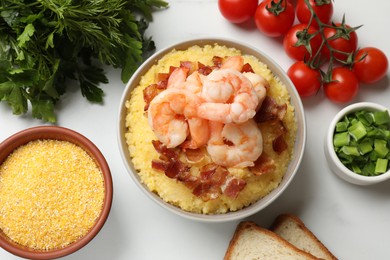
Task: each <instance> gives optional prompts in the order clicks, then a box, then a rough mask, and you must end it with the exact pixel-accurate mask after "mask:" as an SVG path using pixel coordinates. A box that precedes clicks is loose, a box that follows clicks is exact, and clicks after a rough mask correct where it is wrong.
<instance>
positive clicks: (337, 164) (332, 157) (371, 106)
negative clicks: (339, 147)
mask: <svg viewBox="0 0 390 260" xmlns="http://www.w3.org/2000/svg"><path fill="white" fill-rule="evenodd" d="M363 109H364V110H369V111H385V110H387V111H389V109H388V108H387V107H384V106H382V105H379V104H376V103H372V102H360V103H355V104H352V105H349V106H347V107H345V108H343V109H342V110H341V111H340V112H338V113H337V114H336V116H335V117H334V118H333V120H332V122H331V124H330V126H329V129H328V132H327V135H326V140H325V157H326V159H327V161H328V165H329V167H330V169H331V170H332V171H333V172H334V173H335V174H336V175H337V176H339V177H340V178H341V179H343V180H345V181H347V182H350V183H352V184H357V185H372V184H376V183H379V182H383V181H386V180H388V179H390V170H388V171H387V172H385V173H382V174H380V175H377V176H364V175H360V174H357V173H355V172H353V171H351V170H350V169H348V168H347V167H346V166H345V165H344V164H343V163H342V162H341V161H340V159H339V158H338V157H337V154H336V152H335V150H334V147H333V135H334V129H335V127H336V124H337V122H339V121H340V120H341V119H342V118H343V117H344V116H345V115H347V114H350V113H353V112H355V111H359V110H363Z"/></svg>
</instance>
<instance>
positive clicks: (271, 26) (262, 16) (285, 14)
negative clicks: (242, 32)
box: [255, 0, 295, 37]
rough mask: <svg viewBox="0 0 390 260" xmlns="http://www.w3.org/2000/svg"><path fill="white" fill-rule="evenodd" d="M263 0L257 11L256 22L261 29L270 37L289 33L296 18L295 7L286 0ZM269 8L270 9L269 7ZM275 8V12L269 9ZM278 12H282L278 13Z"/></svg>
mask: <svg viewBox="0 0 390 260" xmlns="http://www.w3.org/2000/svg"><path fill="white" fill-rule="evenodd" d="M273 1H274V2H275V3H276V4H271V2H272V0H264V1H262V2H261V3H260V4H259V6H258V7H257V9H256V12H255V23H256V26H257V28H258V29H259V31H261V32H262V33H264V34H265V35H267V36H269V37H279V36H282V35H284V34H286V33H287V31H288V30H289V29H290V28H291V26H292V24H293V23H294V19H295V12H294V7H293V6H292V5H291V4H290V2H287V1H286V0H284V1H283V2H282V3H280V1H281V0H273ZM267 8H268V9H267ZM271 9H272V10H274V9H275V11H274V12H275V13H274V12H271V11H269V10H271ZM277 12H280V13H278V14H276V13H277Z"/></svg>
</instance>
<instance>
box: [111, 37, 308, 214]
mask: <svg viewBox="0 0 390 260" xmlns="http://www.w3.org/2000/svg"><path fill="white" fill-rule="evenodd" d="M216 43H217V44H219V45H225V46H227V47H233V48H236V49H238V50H241V52H242V53H243V54H248V55H253V56H255V57H257V58H258V59H259V60H260V61H262V62H263V63H265V64H266V65H267V66H268V68H269V69H270V70H271V71H272V72H273V73H274V75H275V76H276V77H278V78H279V79H280V81H281V82H282V83H284V85H285V86H286V87H287V89H288V91H289V93H290V96H291V100H290V102H291V104H292V105H293V106H294V108H295V119H296V123H297V135H296V142H295V147H294V151H293V158H292V160H291V162H290V164H289V167H288V169H287V172H286V173H285V175H284V178H283V180H282V182H281V183H280V185H279V186H278V187H277V188H276V189H274V190H273V191H272V192H270V193H269V194H268V195H267V196H265V197H264V198H262V199H260V200H259V201H257V202H256V203H254V204H252V205H250V206H248V207H245V208H243V209H241V210H238V211H235V212H229V213H225V214H214V215H209V214H197V213H190V212H187V211H184V210H182V209H180V208H178V207H175V206H173V205H171V204H169V203H167V202H165V201H163V200H162V199H161V198H160V197H159V196H158V195H157V194H155V193H153V192H151V191H150V190H149V189H148V188H147V186H146V185H144V184H143V183H142V182H141V180H140V178H139V176H138V174H137V171H136V170H135V168H134V166H133V164H132V161H131V156H130V154H129V149H128V146H127V143H126V138H125V133H126V125H125V117H126V106H125V103H126V100H128V99H129V98H130V95H131V92H132V90H133V89H134V88H135V87H136V86H137V85H138V84H139V82H140V79H141V77H142V76H143V75H144V74H145V73H146V72H147V71H148V70H149V68H150V67H151V66H153V65H154V64H155V63H157V61H158V60H159V59H161V58H162V57H163V56H164V55H166V54H167V53H169V52H171V51H172V50H173V49H176V50H186V49H188V48H189V47H191V46H194V45H199V46H204V45H213V44H216ZM117 134H118V141H119V147H120V151H121V155H122V159H123V161H124V164H125V166H126V167H127V170H128V172H129V174H130V176H131V177H132V179H133V180H134V182H135V183H136V185H137V186H138V187H139V188H140V189H141V190H142V191H143V192H144V193H145V194H146V196H148V197H149V198H150V199H152V200H153V201H154V202H156V203H157V204H158V205H160V206H162V207H163V208H165V209H167V210H169V211H171V212H173V213H175V214H177V215H180V216H182V217H185V218H188V219H191V220H196V221H204V222H226V221H233V220H237V219H242V218H244V217H247V216H250V215H252V214H255V213H257V212H259V211H260V210H262V209H264V208H265V207H267V206H268V205H269V204H271V203H272V202H273V201H274V200H275V199H276V198H277V197H279V195H281V194H282V193H283V191H284V190H285V189H286V188H287V186H288V185H289V184H290V182H291V180H292V179H293V178H294V176H295V174H296V172H297V170H298V168H299V165H300V163H301V160H302V157H303V153H304V148H305V143H306V121H305V116H304V110H303V105H302V102H301V99H300V97H299V94H298V92H297V91H296V89H295V87H294V85H293V83H292V82H291V80H290V79H289V77H288V76H287V74H286V73H285V72H284V70H283V69H282V68H281V67H280V66H279V65H278V64H277V63H276V62H275V61H274V60H273V59H272V58H271V57H269V56H267V55H266V54H265V53H263V52H261V51H259V50H257V49H254V48H252V47H250V46H248V45H246V44H244V43H239V42H237V41H232V40H228V39H220V38H207V39H194V40H189V41H186V42H181V43H177V44H174V45H172V46H170V47H167V48H165V49H162V50H160V51H159V52H157V53H155V54H154V55H153V56H152V57H150V58H149V59H148V60H147V61H145V62H144V63H143V64H142V66H140V67H139V69H138V70H137V71H136V72H135V73H134V74H133V76H132V78H131V79H130V80H129V82H128V83H127V86H126V88H125V90H124V92H123V96H122V99H121V102H120V106H119V113H118V133H117Z"/></svg>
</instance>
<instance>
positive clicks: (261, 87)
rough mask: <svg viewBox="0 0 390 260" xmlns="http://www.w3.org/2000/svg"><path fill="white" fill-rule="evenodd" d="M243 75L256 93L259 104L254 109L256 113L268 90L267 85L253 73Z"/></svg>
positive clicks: (260, 77) (266, 82)
mask: <svg viewBox="0 0 390 260" xmlns="http://www.w3.org/2000/svg"><path fill="white" fill-rule="evenodd" d="M243 75H244V76H245V77H246V78H248V79H249V80H250V82H251V83H252V86H253V88H254V89H255V91H256V95H257V98H258V99H259V104H258V105H257V108H256V111H258V110H259V108H260V107H261V104H262V103H263V100H264V98H265V95H266V94H267V90H268V89H269V83H268V81H267V80H266V79H265V78H263V77H262V76H260V75H258V74H256V73H253V72H244V73H243Z"/></svg>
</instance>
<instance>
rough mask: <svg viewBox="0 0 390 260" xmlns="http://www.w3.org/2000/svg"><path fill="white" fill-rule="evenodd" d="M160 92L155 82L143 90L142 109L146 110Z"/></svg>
mask: <svg viewBox="0 0 390 260" xmlns="http://www.w3.org/2000/svg"><path fill="white" fill-rule="evenodd" d="M159 93H160V90H159V89H158V87H157V84H151V85H149V86H147V87H146V88H145V89H144V90H143V96H144V101H145V106H144V110H145V111H146V110H148V108H149V105H150V102H152V100H153V99H154V97H155V96H157V95H158V94H159Z"/></svg>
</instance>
